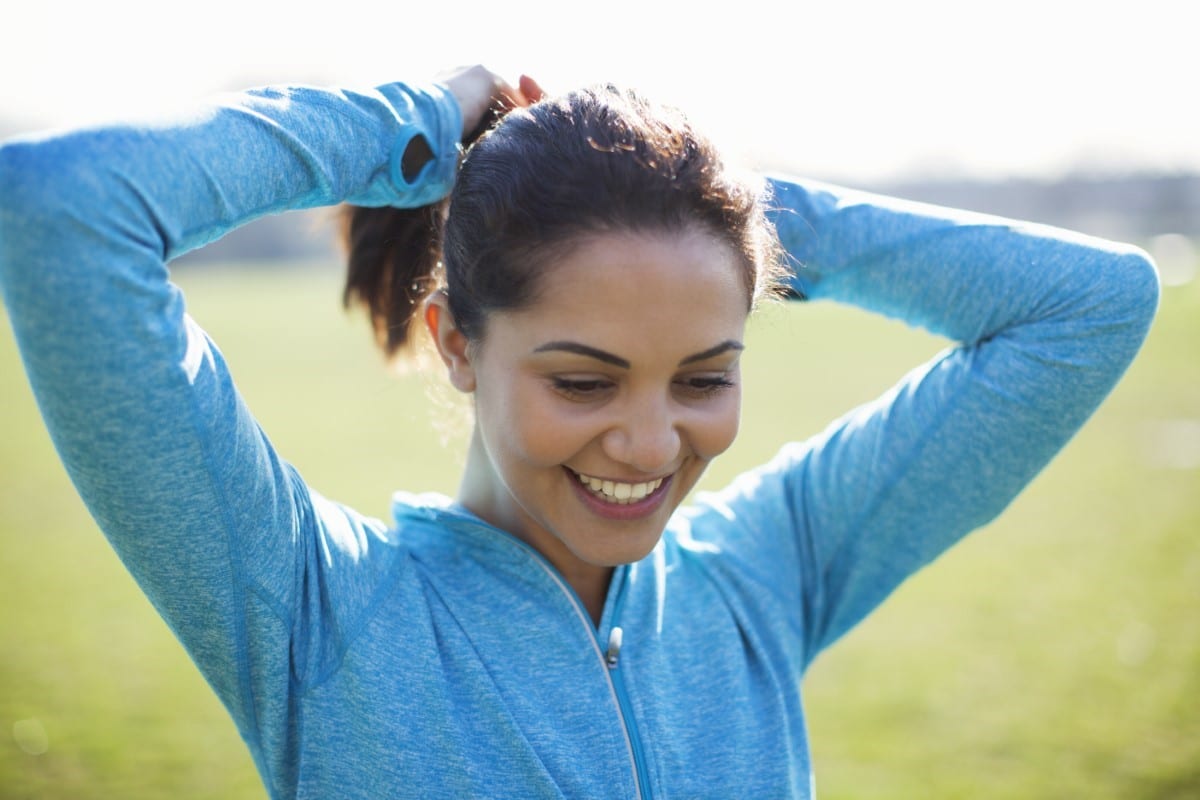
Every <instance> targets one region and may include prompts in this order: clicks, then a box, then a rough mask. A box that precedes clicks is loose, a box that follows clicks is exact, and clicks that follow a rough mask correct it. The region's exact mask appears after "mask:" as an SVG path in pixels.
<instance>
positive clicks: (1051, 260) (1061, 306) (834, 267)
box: [693, 177, 1158, 665]
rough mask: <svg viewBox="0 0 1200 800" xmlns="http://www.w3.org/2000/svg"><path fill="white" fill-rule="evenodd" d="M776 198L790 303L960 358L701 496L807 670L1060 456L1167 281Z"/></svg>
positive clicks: (1060, 242)
mask: <svg viewBox="0 0 1200 800" xmlns="http://www.w3.org/2000/svg"><path fill="white" fill-rule="evenodd" d="M771 185H772V189H773V195H774V210H773V213H774V222H775V223H776V226H777V230H778V232H779V235H780V239H781V242H782V244H783V246H784V248H785V250H786V251H787V253H788V256H789V257H790V259H791V261H792V263H793V266H794V272H793V275H792V278H791V283H792V288H793V289H794V290H795V291H796V292H797V294H799V295H800V296H802V297H807V298H809V299H810V300H813V301H819V300H834V301H838V302H842V303H848V304H852V305H855V306H858V307H861V308H864V309H867V310H870V311H874V312H878V313H880V314H884V315H887V316H889V317H893V318H896V319H899V320H903V321H904V322H906V323H908V324H911V325H914V326H920V327H921V328H924V329H926V330H928V331H930V332H933V333H935V334H939V335H941V336H945V337H948V338H949V339H951V340H952V341H953V342H955V343H956V345H955V346H953V347H952V348H950V349H947V350H946V351H944V352H943V353H941V354H940V355H939V356H938V357H936V358H934V359H933V360H932V361H930V362H929V363H927V364H924V365H923V366H921V367H919V368H917V369H915V370H913V371H912V372H911V373H909V374H908V375H907V376H906V377H905V378H904V379H903V380H901V382H900V383H899V384H898V385H896V386H895V387H893V388H892V389H891V390H890V391H888V392H887V393H886V394H885V395H884V396H882V397H880V398H878V399H877V400H876V401H874V402H872V403H868V404H866V405H864V406H863V407H860V408H857V409H854V410H853V411H851V412H849V413H848V414H846V415H845V416H844V417H842V418H841V419H839V420H837V421H835V422H834V423H833V424H832V425H830V426H829V427H828V428H827V429H826V430H825V431H824V432H823V433H822V434H820V435H818V436H817V437H815V438H813V439H812V440H811V441H807V442H802V443H794V444H790V445H787V446H785V447H784V448H783V450H782V451H781V452H780V454H779V455H778V456H777V457H776V458H775V459H774V460H773V461H772V462H771V463H769V464H767V465H766V466H764V467H763V468H761V469H759V470H756V471H754V472H752V473H748V474H747V475H745V476H743V477H742V478H740V479H739V480H738V481H736V482H735V483H734V484H733V485H732V486H731V487H730V488H729V489H728V490H727V491H725V492H724V493H721V494H717V495H711V496H708V497H707V498H706V499H705V502H704V505H705V506H706V508H707V511H704V512H701V513H700V514H699V516H698V518H697V519H696V520H695V521H694V523H693V527H694V528H696V529H697V530H698V531H699V530H703V529H704V528H705V527H706V525H709V524H710V523H712V522H713V521H717V520H725V521H729V520H734V521H736V523H735V524H734V526H733V528H734V531H735V532H734V534H733V535H732V539H734V540H736V541H729V542H728V543H727V544H728V547H729V549H730V550H731V551H732V552H735V553H740V554H743V557H744V559H745V566H746V567H747V570H748V572H749V574H752V575H754V576H756V577H755V578H754V580H755V582H756V583H757V584H759V585H766V586H767V587H769V590H770V592H771V593H772V594H773V595H774V596H775V597H777V598H780V599H781V601H782V605H783V606H784V607H786V608H790V609H793V611H791V612H789V613H790V614H791V616H792V617H793V620H792V621H791V622H789V623H788V624H792V625H798V630H799V631H800V637H801V640H802V648H803V655H802V657H801V658H802V662H803V664H805V665H806V664H807V663H809V662H811V660H812V658H813V657H814V656H815V655H816V654H817V653H818V652H819V651H820V650H821V649H823V648H824V647H826V646H828V645H829V644H830V643H831V642H833V641H834V640H836V639H837V638H838V637H840V636H841V635H842V634H844V633H845V632H846V631H847V630H848V629H849V628H851V627H852V626H853V625H854V624H856V623H857V622H858V621H859V620H861V619H862V617H863V616H865V615H866V614H867V613H868V612H869V611H870V610H871V609H873V608H874V607H875V606H877V605H878V604H879V603H880V602H881V601H882V600H883V599H884V597H886V596H887V595H888V594H889V593H890V592H891V591H892V590H893V589H894V588H895V587H896V586H897V585H898V584H899V583H900V582H902V581H903V580H904V579H905V578H906V577H907V576H908V575H910V574H912V573H913V572H914V571H916V570H917V569H919V568H920V567H922V566H923V565H925V564H927V563H928V562H930V561H931V560H932V559H933V558H934V557H936V556H937V555H938V554H940V553H941V552H943V551H944V550H945V549H946V548H948V547H950V546H951V545H952V544H953V543H954V542H956V541H957V540H958V539H959V538H961V537H962V536H963V535H965V534H966V533H968V532H969V531H971V530H973V529H975V528H977V527H979V526H981V525H983V524H985V523H986V522H988V521H990V520H991V519H993V518H994V517H995V516H996V515H997V514H999V513H1000V512H1001V511H1002V510H1003V509H1004V508H1005V507H1006V506H1007V505H1008V504H1009V503H1010V502H1011V501H1012V500H1013V498H1014V497H1016V495H1017V494H1018V493H1019V492H1020V491H1021V490H1022V488H1023V487H1025V486H1026V485H1027V484H1028V483H1029V482H1030V481H1031V480H1032V479H1033V478H1034V476H1036V475H1037V474H1038V472H1039V471H1040V470H1041V469H1042V468H1043V467H1044V466H1045V465H1046V464H1047V463H1048V462H1049V461H1050V460H1051V459H1052V458H1053V456H1054V455H1055V454H1056V453H1057V452H1058V451H1059V450H1060V449H1061V448H1062V447H1063V446H1064V445H1065V444H1066V443H1067V441H1068V440H1069V439H1070V438H1071V437H1072V436H1073V435H1074V434H1075V432H1076V431H1077V430H1078V429H1079V428H1080V426H1081V425H1083V423H1084V422H1085V421H1086V420H1087V418H1088V417H1089V416H1090V415H1091V414H1092V413H1093V412H1094V411H1095V410H1096V408H1097V407H1098V405H1099V404H1100V402H1101V401H1102V400H1103V399H1104V397H1105V396H1106V395H1107V394H1108V393H1109V392H1110V391H1111V390H1112V388H1113V387H1114V385H1115V384H1116V382H1117V380H1118V379H1119V378H1120V376H1121V375H1122V374H1123V373H1124V371H1125V369H1126V368H1127V367H1128V365H1129V364H1130V362H1131V361H1132V359H1133V358H1134V356H1135V354H1136V353H1137V351H1138V349H1139V347H1140V346H1141V343H1142V341H1143V339H1144V338H1145V336H1146V334H1147V332H1148V329H1149V326H1150V323H1151V320H1152V318H1153V315H1154V313H1155V310H1156V308H1157V301H1158V279H1157V274H1156V272H1155V269H1154V266H1153V264H1152V263H1151V262H1150V261H1149V259H1148V258H1147V256H1146V255H1145V254H1144V253H1142V252H1141V251H1139V250H1137V249H1136V248H1133V247H1130V246H1126V245H1119V244H1114V243H1111V242H1107V241H1102V240H1098V239H1093V238H1089V237H1086V236H1082V235H1079V234H1074V233H1070V232H1067V231H1063V230H1058V229H1054V228H1050V227H1045V226H1038V225H1033V224H1029V223H1021V222H1016V221H1012V220H1007V219H1000V218H996V217H989V216H984V215H977V214H969V213H965V212H960V211H954V210H950V209H945V208H938V207H933V206H928V205H923V204H918V203H910V202H904V201H900V200H896V199H892V198H887V197H881V196H877V195H871V194H865V193H859V192H852V191H848V190H846V189H842V188H839V187H834V186H829V185H825V184H820V183H815V182H805V181H800V180H796V179H794V178H784V177H775V178H773V179H772V182H771ZM698 535H699V534H698ZM763 542H767V543H768V544H766V545H765V546H763V545H762V544H760V543H763ZM781 565H783V566H781ZM796 575H799V578H800V580H799V582H797V581H796V580H795V576H796ZM796 608H799V609H800V610H801V615H800V619H799V621H798V622H797V621H796V620H795V619H794V617H795V612H794V609H796Z"/></svg>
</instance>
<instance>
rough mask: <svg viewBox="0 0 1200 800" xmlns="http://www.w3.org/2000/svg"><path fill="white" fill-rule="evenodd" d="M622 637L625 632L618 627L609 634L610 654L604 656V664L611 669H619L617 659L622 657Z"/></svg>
mask: <svg viewBox="0 0 1200 800" xmlns="http://www.w3.org/2000/svg"><path fill="white" fill-rule="evenodd" d="M622 635H623V632H622V630H621V629H620V628H618V627H614V628H613V629H612V630H611V631H609V633H608V652H607V653H605V655H604V662H605V663H606V664H608V668H609V669H616V668H617V659H619V658H620V657H621V637H622Z"/></svg>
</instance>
